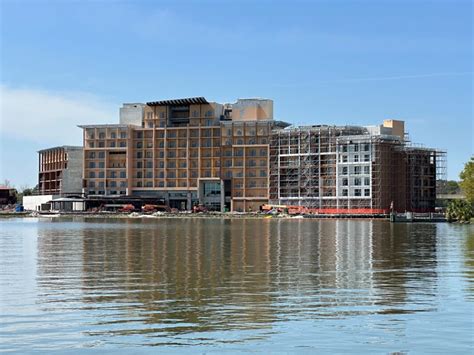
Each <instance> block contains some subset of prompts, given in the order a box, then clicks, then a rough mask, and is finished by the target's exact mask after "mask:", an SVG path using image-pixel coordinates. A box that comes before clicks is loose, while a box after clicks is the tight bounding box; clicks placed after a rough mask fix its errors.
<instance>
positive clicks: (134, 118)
mask: <svg viewBox="0 0 474 355" xmlns="http://www.w3.org/2000/svg"><path fill="white" fill-rule="evenodd" d="M144 108H145V105H144V104H141V103H135V104H123V107H121V108H120V124H125V125H135V126H141V125H142V122H143V116H144Z"/></svg>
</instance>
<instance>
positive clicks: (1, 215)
mask: <svg viewBox="0 0 474 355" xmlns="http://www.w3.org/2000/svg"><path fill="white" fill-rule="evenodd" d="M64 217H83V218H101V219H143V218H145V219H160V218H168V219H177V218H207V219H378V220H389V216H384V215H378V216H373V215H329V214H321V215H288V214H278V215H268V214H262V213H245V212H241V213H235V212H234V213H232V212H216V213H212V212H211V213H163V214H147V213H136V212H135V213H115V212H111V213H103V212H102V213H88V212H84V213H77V212H71V213H69V212H61V213H59V212H58V213H38V212H35V211H27V212H0V219H7V218H64Z"/></svg>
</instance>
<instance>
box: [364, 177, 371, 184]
mask: <svg viewBox="0 0 474 355" xmlns="http://www.w3.org/2000/svg"><path fill="white" fill-rule="evenodd" d="M364 185H365V186H369V185H370V178H368V177H366V178H364Z"/></svg>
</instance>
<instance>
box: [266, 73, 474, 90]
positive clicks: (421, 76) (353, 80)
mask: <svg viewBox="0 0 474 355" xmlns="http://www.w3.org/2000/svg"><path fill="white" fill-rule="evenodd" d="M472 74H473V72H472V71H466V72H442V73H428V74H414V75H394V76H379V77H368V78H347V79H334V80H316V81H314V82H311V83H288V84H285V83H283V84H276V85H275V86H277V87H299V86H304V87H310V86H315V85H318V84H333V83H336V84H337V83H358V82H365V81H387V80H404V79H424V78H435V77H446V76H448V77H449V76H472Z"/></svg>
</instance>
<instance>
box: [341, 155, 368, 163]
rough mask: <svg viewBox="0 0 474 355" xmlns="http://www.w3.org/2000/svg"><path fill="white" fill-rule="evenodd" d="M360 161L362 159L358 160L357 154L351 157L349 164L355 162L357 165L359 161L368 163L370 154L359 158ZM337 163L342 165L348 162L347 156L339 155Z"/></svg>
mask: <svg viewBox="0 0 474 355" xmlns="http://www.w3.org/2000/svg"><path fill="white" fill-rule="evenodd" d="M360 159H363V160H359V154H356V155H353V156H352V160H351V162H356V163H358V162H359V161H364V162H370V154H364V155H363V157H362V156H361V157H360ZM339 162H342V163H347V162H349V158H348V156H347V155H346V154H343V155H341V156H340V157H339Z"/></svg>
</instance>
